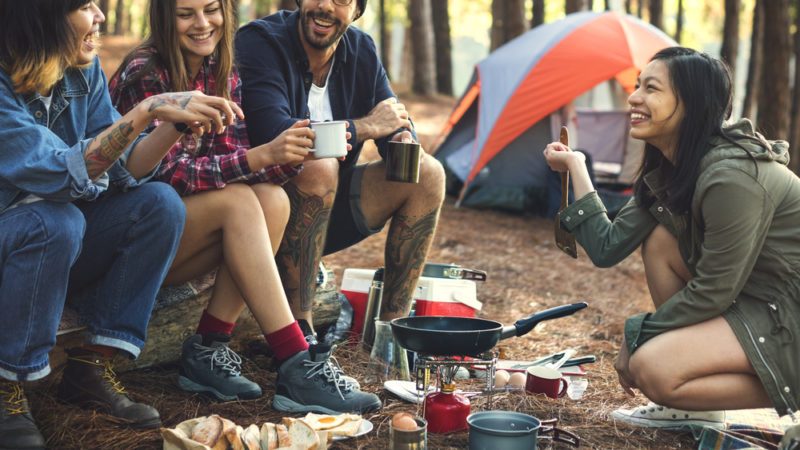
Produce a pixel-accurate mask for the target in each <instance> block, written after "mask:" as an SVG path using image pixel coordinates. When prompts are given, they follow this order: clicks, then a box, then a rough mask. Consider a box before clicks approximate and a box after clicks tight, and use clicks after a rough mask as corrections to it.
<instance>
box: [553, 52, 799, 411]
mask: <svg viewBox="0 0 800 450" xmlns="http://www.w3.org/2000/svg"><path fill="white" fill-rule="evenodd" d="M731 98H732V89H731V80H730V74H729V72H728V69H727V67H726V66H725V65H724V64H723V63H722V62H720V61H718V60H716V59H714V58H711V57H709V56H708V55H706V54H703V53H700V52H697V51H694V50H691V49H687V48H681V47H671V48H667V49H664V50H662V51H661V52H659V53H658V54H656V55H655V56H654V57H653V59H652V60H651V62H650V63H649V64H648V65H647V66H646V67H645V69H644V70H643V71H642V73H641V75H640V76H639V81H638V86H637V89H636V91H634V92H633V94H631V96H630V98H629V99H628V103H629V104H630V107H631V136H633V137H635V138H638V139H642V140H644V141H645V142H646V144H647V145H646V150H645V156H644V159H643V162H642V168H641V170H640V176H639V178H638V179H637V180H636V183H635V185H634V198H633V199H632V200H631V201H630V202H629V203H628V204H627V205H626V206H625V207H624V208H623V209H622V210H621V211H620V212H619V214H618V215H617V216H616V218H615V219H614V221H613V222H611V221H609V219H608V217H607V216H606V214H604V208H603V205H602V203H601V202H600V201H599V199H598V197H597V194H596V192H594V191H593V188H592V185H591V182H590V181H589V178H588V175H587V174H586V168H585V166H584V164H583V161H582V157H581V154H580V153H578V152H571V151H569V149H568V148H567V147H566V146H563V145H561V144H559V143H552V144H550V145H548V146H547V149H545V151H544V154H545V157H546V158H547V162H548V164H550V167H551V168H553V169H554V170H557V171H564V170H569V171H570V173H571V174H572V180H573V188H574V190H575V197H576V198H578V200H577V201H576V202H575V203H573V204H572V205H570V206H569V207H568V208H567V209H566V210H564V212H562V214H561V216H560V218H561V222H560V226H561V227H563V228H565V229H567V230H570V231H572V232H574V233H575V237H576V238H577V240H578V242H580V244H581V245H582V246H583V248H584V249H585V250H586V253H587V254H588V255H589V256H590V257H591V259H592V261H593V262H594V263H595V264H596V265H598V266H601V267H609V266H611V265H614V264H616V263H618V262H619V261H621V260H622V259H624V258H625V257H627V256H628V255H629V254H631V253H632V252H633V251H634V250H636V248H638V247H639V246H640V245H641V246H642V259H643V262H644V268H645V276H646V278H647V284H648V287H649V289H650V294H651V297H652V299H653V303H654V305H655V307H656V308H655V311H654V312H652V313H646V314H639V315H636V316H633V317H630V318H628V320H627V321H626V323H625V336H624V337H625V340H624V343H623V345H622V346H621V348H620V352H619V356H618V358H617V362H616V366H615V367H616V369H617V372H618V374H619V381H620V384H621V385H622V387H623V388H624V389H625V390H626V391H627V392H628V393H630V394H631V395H633V389H638V390H640V391H641V392H642V393H644V394H645V396H647V397H648V398H649V399H650V400H653V401H654V402H655V403H651V404H649V405H647V406H641V407H638V408H633V409H619V410H617V411H614V413H612V417H614V418H616V419H618V420H622V421H625V422H629V423H633V424H637V425H643V426H651V427H679V426H682V425H690V424H694V425H711V426H715V427H724V426H725V420H724V413H723V412H722V411H714V410H727V409H743V408H763V407H774V408H775V409H776V410H777V412H778V413H779V414H780V415H786V414H793V413H795V412H796V411H797V410H798V408H800V358H798V355H800V275H799V274H800V234H799V233H798V232H797V226H798V224H800V179H798V177H797V176H796V175H795V174H794V173H792V172H791V171H790V170H789V169H788V168H787V167H786V164H787V163H788V161H789V154H788V145H787V143H786V142H783V141H767V140H766V139H764V137H763V136H761V135H760V134H757V133H755V132H754V130H753V126H752V124H751V123H750V122H749V121H748V120H746V119H743V120H740V121H738V122H733V123H728V122H727V121H726V119H727V117H728V116H729V114H730V111H731Z"/></svg>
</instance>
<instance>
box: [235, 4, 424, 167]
mask: <svg viewBox="0 0 800 450" xmlns="http://www.w3.org/2000/svg"><path fill="white" fill-rule="evenodd" d="M299 15H300V13H299V11H298V10H295V11H292V12H289V11H281V12H278V13H275V14H273V15H271V16H267V17H264V18H261V19H257V20H254V21H252V22H250V23H249V24H247V25H245V26H243V27H242V28H241V29H240V30H239V32H238V33H237V35H236V59H237V65H238V66H239V72H240V74H241V76H242V82H243V90H242V97H243V100H242V105H243V108H244V113H245V120H246V122H247V132H248V134H249V135H250V143H251V144H252V145H253V146H256V145H261V144H264V143H266V142H269V141H271V140H272V139H274V138H275V137H276V136H278V135H279V134H280V133H281V132H283V131H284V130H286V129H287V128H289V127H290V126H292V124H294V123H295V122H296V121H298V120H302V119H307V118H309V117H310V116H309V110H308V91H309V89H310V88H311V83H312V80H313V74H312V73H311V72H310V71H309V62H308V57H307V56H306V53H305V50H304V49H303V45H302V43H301V41H300V32H299V29H298V25H297V21H298V18H299ZM330 70H331V74H330V78H329V80H328V93H329V96H330V101H331V110H332V113H333V119H334V120H347V121H349V122H350V126H349V128H348V131H350V133H351V134H352V137H351V139H350V141H349V143H350V144H351V145H352V146H353V150H352V151H351V152H349V153H348V155H347V157H346V159H345V161H344V163H343V164H342V166H350V165H353V164H355V163H356V161H357V160H358V155H359V153H360V152H361V144H359V143H358V136H356V131H357V130H356V129H355V126H354V125H353V119H360V118H362V117H364V116H366V115H367V114H368V113H369V112H370V111H371V110H372V108H374V107H375V105H377V104H378V103H379V102H381V101H383V100H386V99H387V98H389V97H395V98H396V96H395V95H394V92H392V89H391V87H390V86H389V79H388V77H387V76H386V71H385V70H384V69H383V66H382V65H381V62H380V59H379V58H378V54H377V51H376V49H375V43H374V42H373V41H372V38H371V37H369V35H368V34H366V33H364V32H363V31H361V30H358V29H357V28H355V27H353V26H350V27H349V28H348V29H347V31H346V32H345V33H344V35H342V37H341V40H340V41H339V44H338V46H337V47H336V54H335V57H334V62H333V66H332V67H331V69H330ZM397 131H401V130H397ZM411 133H412V135H413V136H414V139H415V140H416V139H417V136H416V134H414V131H413V130H412V132H411ZM395 134H396V133H391V134H390V135H389V136H386V137H384V138H383V139H378V140H376V142H375V144H376V145H377V147H378V152H379V153H380V154H381V155H383V154H384V152H385V150H386V147H387V142H388V141H389V139H391V137H392V136H394V135H395Z"/></svg>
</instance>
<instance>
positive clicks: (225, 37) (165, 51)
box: [112, 0, 236, 100]
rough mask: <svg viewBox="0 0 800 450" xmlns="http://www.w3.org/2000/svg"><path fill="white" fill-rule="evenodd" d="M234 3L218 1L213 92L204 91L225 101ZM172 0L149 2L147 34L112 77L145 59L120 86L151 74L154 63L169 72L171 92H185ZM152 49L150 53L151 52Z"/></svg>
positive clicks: (186, 76) (185, 78)
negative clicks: (218, 31) (218, 36)
mask: <svg viewBox="0 0 800 450" xmlns="http://www.w3.org/2000/svg"><path fill="white" fill-rule="evenodd" d="M233 3H234V1H233V0H219V5H220V8H221V9H222V18H223V22H224V24H223V27H222V38H221V39H220V40H219V43H218V44H217V48H216V49H214V59H215V61H216V68H215V69H214V80H216V81H215V83H214V92H213V93H212V92H205V94H209V95H212V94H213V95H217V96H219V97H224V98H226V99H228V100H230V98H231V94H230V87H229V86H228V77H229V76H230V74H231V71H232V70H233V35H234V33H235V32H236V23H235V22H236V21H235V17H234V6H233ZM176 4H177V1H176V0H150V18H149V20H150V34H149V35H148V36H147V38H145V40H144V41H143V42H142V43H141V44H140V45H139V46H137V47H136V48H134V49H133V50H131V51H130V53H128V54H127V55H126V56H125V59H124V60H123V61H122V64H120V66H119V68H118V69H117V71H116V72H115V73H114V76H113V77H112V78H115V77H118V76H119V75H120V74H121V73H122V72H123V71H124V70H125V68H126V67H127V66H128V64H130V62H131V60H133V58H135V57H138V56H146V57H148V60H147V62H146V63H145V65H144V67H143V68H142V70H141V71H139V72H138V73H137V74H136V75H135V76H133V77H131V78H129V79H126V80H125V81H124V83H122V84H121V85H120V87H122V88H125V87H126V86H128V85H131V84H134V83H138V82H139V81H140V80H141V79H142V78H143V77H145V76H147V75H148V74H150V73H152V70H153V68H154V66H155V65H156V64H160V65H162V66H163V67H164V68H165V69H166V70H167V73H169V86H167V88H168V89H169V90H170V91H172V92H181V91H185V90H187V89H189V81H190V80H189V74H188V73H187V71H186V62H185V61H184V59H183V52H182V51H181V45H180V41H179V39H178V30H177V27H176V26H175V21H176V18H177V17H178V15H177V14H178V13H177V6H176ZM152 48H155V49H156V53H155V54H153V53H152V51H151V49H152Z"/></svg>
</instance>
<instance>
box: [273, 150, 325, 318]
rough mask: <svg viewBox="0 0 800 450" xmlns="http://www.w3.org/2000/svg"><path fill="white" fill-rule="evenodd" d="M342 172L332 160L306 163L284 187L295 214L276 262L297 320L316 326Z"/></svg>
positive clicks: (291, 218) (290, 218)
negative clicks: (322, 264)
mask: <svg viewBox="0 0 800 450" xmlns="http://www.w3.org/2000/svg"><path fill="white" fill-rule="evenodd" d="M338 171H339V163H338V161H337V160H335V159H332V158H329V159H321V160H316V161H306V163H305V164H304V167H303V171H302V172H300V174H299V175H298V176H296V177H294V178H293V179H292V180H291V181H290V182H289V183H287V184H286V185H285V186H284V189H285V190H286V193H287V194H288V196H289V202H290V203H291V214H290V216H289V223H288V224H287V225H286V233H285V234H284V237H283V241H282V242H281V246H280V249H279V250H278V254H277V256H276V258H275V259H276V261H277V263H278V267H279V268H280V274H281V280H282V282H283V287H284V289H285V290H286V296H287V297H288V299H289V305H290V307H291V309H292V313H293V314H294V317H295V318H297V319H304V320H305V321H306V322H308V324H309V325H310V326H312V327H313V323H312V321H311V307H312V305H313V300H314V292H315V290H316V282H315V279H316V275H317V266H318V264H319V260H320V258H321V257H322V251H323V250H324V249H325V234H326V232H327V229H328V220H329V219H330V215H331V208H332V207H333V201H334V199H335V198H336V186H337V182H338Z"/></svg>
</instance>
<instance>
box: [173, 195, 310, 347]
mask: <svg viewBox="0 0 800 450" xmlns="http://www.w3.org/2000/svg"><path fill="white" fill-rule="evenodd" d="M258 192H259V195H256V191H254V189H252V188H251V187H250V186H247V185H243V184H231V185H228V186H226V187H225V188H223V189H220V190H217V191H209V192H203V193H199V194H195V195H191V196H189V197H185V198H184V203H185V205H186V213H187V214H186V225H185V227H184V234H183V237H182V238H181V242H180V245H179V247H178V252H177V254H176V257H175V261H174V262H173V265H172V268H171V269H170V273H169V274H168V275H167V280H168V282H170V283H180V282H185V281H188V280H190V279H192V278H195V277H197V276H200V275H203V274H205V273H207V272H208V271H210V270H211V269H213V268H214V267H216V266H220V272H219V275H218V277H219V278H218V280H217V283H216V285H215V289H214V294H213V295H212V298H211V300H210V301H209V312H211V313H212V314H213V315H215V317H218V318H220V319H222V320H226V321H231V322H232V321H235V319H236V317H238V315H239V313H240V312H241V310H242V308H243V307H244V306H243V305H244V302H246V303H247V306H248V307H249V308H250V311H251V312H252V313H253V316H254V317H255V318H256V321H257V322H258V324H259V325H260V326H261V329H262V331H263V332H264V333H265V334H266V333H271V332H273V331H276V330H279V329H281V328H283V327H285V326H287V325H289V324H291V323H292V322H293V321H294V319H293V317H292V314H291V310H290V309H289V306H288V303H287V301H286V296H285V294H284V292H283V288H282V286H281V283H280V278H279V276H278V271H277V267H276V265H275V260H274V258H273V257H272V255H273V250H272V245H271V243H270V240H271V236H270V234H269V232H268V230H267V221H266V220H265V211H266V214H267V215H271V214H274V216H275V217H276V219H275V220H277V222H278V223H280V222H281V219H280V216H281V215H283V217H285V216H286V211H287V208H286V205H285V203H286V197H285V195H284V194H283V192H282V190H281V189H280V187H277V186H273V187H271V188H270V187H262V188H260V189H259V191H258ZM263 205H267V206H268V208H269V209H268V210H266V209H262V206H263ZM282 220H283V221H284V223H285V218H284V219H282ZM230 319H233V320H230Z"/></svg>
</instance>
